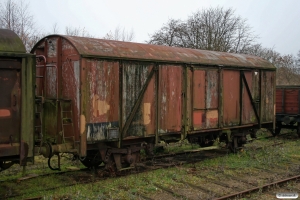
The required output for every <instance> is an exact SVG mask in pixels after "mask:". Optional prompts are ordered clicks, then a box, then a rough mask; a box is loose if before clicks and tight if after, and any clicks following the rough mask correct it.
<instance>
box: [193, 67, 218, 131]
mask: <svg viewBox="0 0 300 200" xmlns="http://www.w3.org/2000/svg"><path fill="white" fill-rule="evenodd" d="M218 107H219V73H218V70H202V69H195V70H194V72H193V116H192V118H193V127H194V130H201V129H209V128H217V127H218V120H219V114H218Z"/></svg>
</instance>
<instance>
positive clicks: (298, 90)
mask: <svg viewBox="0 0 300 200" xmlns="http://www.w3.org/2000/svg"><path fill="white" fill-rule="evenodd" d="M281 128H287V129H296V130H297V134H298V135H299V137H300V86H299V85H280V86H276V134H279V133H280V130H281Z"/></svg>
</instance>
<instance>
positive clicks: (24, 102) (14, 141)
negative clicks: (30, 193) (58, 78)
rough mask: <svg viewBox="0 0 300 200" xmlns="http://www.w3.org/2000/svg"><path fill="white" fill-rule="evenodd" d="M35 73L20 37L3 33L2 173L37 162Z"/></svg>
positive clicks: (0, 72)
mask: <svg viewBox="0 0 300 200" xmlns="http://www.w3.org/2000/svg"><path fill="white" fill-rule="evenodd" d="M34 70H35V57H34V56H33V55H32V54H28V53H26V50H25V47H24V45H23V43H22V41H21V39H20V38H19V37H18V35H17V34H15V33H14V32H13V31H11V30H7V29H0V171H2V170H4V169H7V168H9V167H10V166H11V165H13V164H14V163H19V164H20V165H22V166H25V165H26V162H27V161H33V158H34V139H33V132H34V131H33V130H34V127H33V126H34V82H35V72H34Z"/></svg>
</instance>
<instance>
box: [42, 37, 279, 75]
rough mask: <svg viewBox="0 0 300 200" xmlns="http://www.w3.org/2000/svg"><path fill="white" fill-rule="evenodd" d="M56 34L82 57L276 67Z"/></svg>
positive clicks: (240, 57) (239, 57)
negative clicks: (65, 40)
mask: <svg viewBox="0 0 300 200" xmlns="http://www.w3.org/2000/svg"><path fill="white" fill-rule="evenodd" d="M56 36H61V37H63V38H65V39H67V40H68V41H69V42H70V43H71V44H72V45H73V46H74V47H75V48H76V49H77V51H78V53H79V54H80V55H81V56H83V57H107V58H108V57H109V58H119V59H131V60H153V61H163V62H178V63H188V64H205V65H222V66H236V67H258V68H270V69H273V70H275V69H276V68H275V67H274V66H273V65H272V64H271V63H270V62H268V61H266V60H264V59H262V58H260V57H257V56H251V55H245V54H233V53H226V52H217V51H206V50H199V49H188V48H179V47H169V46H159V45H151V44H142V43H133V42H122V41H115V40H104V39H95V38H85V37H75V36H65V35H56ZM49 37H51V36H48V38H49Z"/></svg>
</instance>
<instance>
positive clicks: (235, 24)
mask: <svg viewBox="0 0 300 200" xmlns="http://www.w3.org/2000/svg"><path fill="white" fill-rule="evenodd" d="M256 38H257V36H256V35H254V34H253V32H252V31H251V28H250V26H248V25H247V24H246V20H245V19H242V18H241V17H239V16H235V13H234V10H233V9H231V8H230V9H223V8H220V7H217V8H209V9H207V10H205V9H203V10H200V11H197V12H195V13H193V14H192V15H191V16H189V17H188V19H187V20H186V21H181V20H175V19H170V20H169V21H168V23H167V24H164V25H163V27H162V28H161V29H160V30H158V31H156V32H155V33H154V34H153V35H151V36H150V40H149V41H147V42H148V43H150V44H159V45H167V46H179V47H187V48H194V49H206V50H215V51H223V52H235V53H240V52H243V51H244V50H245V49H246V48H247V47H248V46H250V45H251V44H252V43H253V42H254V41H255V39H256Z"/></svg>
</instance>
